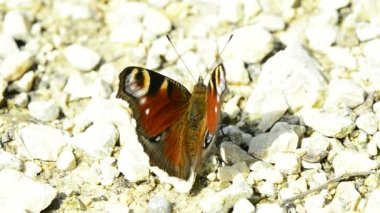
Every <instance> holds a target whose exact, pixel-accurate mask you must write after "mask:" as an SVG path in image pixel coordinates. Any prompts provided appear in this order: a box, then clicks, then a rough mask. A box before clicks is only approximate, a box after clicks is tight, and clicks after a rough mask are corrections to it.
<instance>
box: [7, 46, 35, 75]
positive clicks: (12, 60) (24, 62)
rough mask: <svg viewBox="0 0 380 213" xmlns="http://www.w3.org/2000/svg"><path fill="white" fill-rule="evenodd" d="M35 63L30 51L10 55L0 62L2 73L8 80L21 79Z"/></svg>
mask: <svg viewBox="0 0 380 213" xmlns="http://www.w3.org/2000/svg"><path fill="white" fill-rule="evenodd" d="M32 64H33V57H32V55H31V54H30V53H29V52H28V51H20V52H16V53H13V54H10V55H8V56H7V57H6V58H5V59H4V61H3V62H2V63H1V64H0V75H1V76H2V77H3V78H4V80H6V81H14V80H17V79H19V78H20V77H21V76H22V75H23V74H24V73H25V72H26V71H28V69H29V68H30V67H31V66H32Z"/></svg>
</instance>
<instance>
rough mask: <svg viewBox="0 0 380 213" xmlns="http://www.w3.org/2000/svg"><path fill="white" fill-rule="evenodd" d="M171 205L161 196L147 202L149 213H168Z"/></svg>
mask: <svg viewBox="0 0 380 213" xmlns="http://www.w3.org/2000/svg"><path fill="white" fill-rule="evenodd" d="M171 209H172V208H171V204H170V203H169V202H168V201H167V200H166V199H165V198H164V197H161V196H156V197H152V198H151V199H150V200H149V202H148V212H149V213H170V212H171Z"/></svg>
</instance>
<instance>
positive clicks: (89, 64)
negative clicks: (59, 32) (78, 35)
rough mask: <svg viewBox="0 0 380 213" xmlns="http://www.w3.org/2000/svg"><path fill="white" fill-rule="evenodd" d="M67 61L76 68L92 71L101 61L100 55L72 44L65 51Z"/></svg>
mask: <svg viewBox="0 0 380 213" xmlns="http://www.w3.org/2000/svg"><path fill="white" fill-rule="evenodd" d="M63 55H64V56H65V58H66V60H67V61H68V62H69V63H70V64H71V65H72V66H73V67H75V68H77V69H79V70H82V71H90V70H92V69H93V68H94V67H95V66H96V65H98V63H99V61H100V56H99V55H98V53H96V52H94V51H93V50H91V49H88V48H86V47H84V46H82V45H80V44H72V45H70V46H68V47H66V49H65V50H64V51H63Z"/></svg>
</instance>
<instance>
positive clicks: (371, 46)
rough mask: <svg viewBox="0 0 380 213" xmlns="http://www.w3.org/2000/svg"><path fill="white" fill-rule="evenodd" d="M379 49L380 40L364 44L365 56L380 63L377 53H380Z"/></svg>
mask: <svg viewBox="0 0 380 213" xmlns="http://www.w3.org/2000/svg"><path fill="white" fill-rule="evenodd" d="M379 49H380V39H374V40H371V41H369V42H366V43H364V46H363V54H364V56H365V57H366V58H368V59H371V60H372V61H374V62H377V63H379V62H380V59H379V57H377V56H376V53H378V50H379Z"/></svg>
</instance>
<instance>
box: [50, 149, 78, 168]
mask: <svg viewBox="0 0 380 213" xmlns="http://www.w3.org/2000/svg"><path fill="white" fill-rule="evenodd" d="M55 165H56V166H57V168H58V169H59V170H63V171H69V170H73V169H75V167H76V166H77V163H76V160H75V156H74V154H73V152H72V150H71V149H64V150H63V151H62V152H61V154H60V155H59V157H58V160H57V163H56V164H55Z"/></svg>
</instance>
